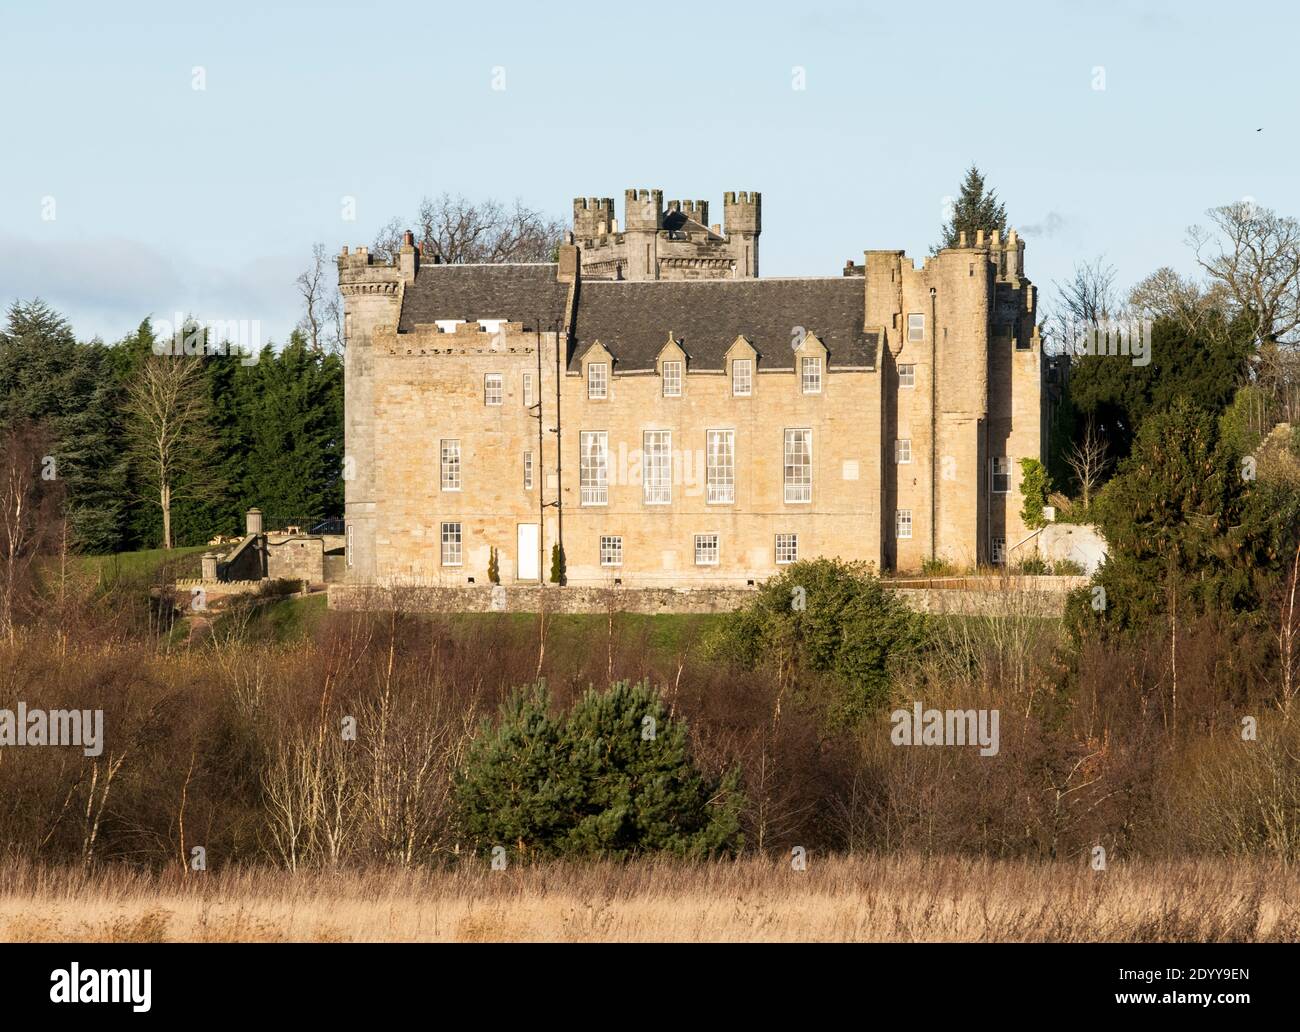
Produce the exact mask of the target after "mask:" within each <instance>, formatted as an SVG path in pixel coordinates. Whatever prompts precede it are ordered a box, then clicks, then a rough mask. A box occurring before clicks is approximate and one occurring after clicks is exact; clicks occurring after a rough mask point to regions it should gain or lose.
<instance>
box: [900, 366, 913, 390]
mask: <svg viewBox="0 0 1300 1032" xmlns="http://www.w3.org/2000/svg"><path fill="white" fill-rule="evenodd" d="M898 386H900V387H915V386H916V366H914V365H911V364H909V363H904V364H902V365H900V366H899V367H898Z"/></svg>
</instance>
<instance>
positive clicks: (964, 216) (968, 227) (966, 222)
mask: <svg viewBox="0 0 1300 1032" xmlns="http://www.w3.org/2000/svg"><path fill="white" fill-rule="evenodd" d="M981 229H982V230H984V232H985V234H990V233H992V231H993V230H995V229H996V230H997V231H998V232H999V233H1001V234H1003V235H1004V236H1005V235H1006V231H1007V213H1006V208H1005V206H1004V205H1003V204H1002V203H1001V202H999V201H998V195H997V193H996V192H995V191H993V190H989V191H988V192H987V193H986V192H985V190H984V175H983V173H981V172H980V170H979V169H978V168H976V167H975V166H974V165H971V167H970V168H969V169H967V170H966V178H965V180H964V181H963V182H962V184H961V195H960V196H959V197H958V198H957V202H956V204H954V205H953V210H952V218H950V219H949V220H948V224H947V225H946V226H944V227H943V239H942V240H940V241H939V243H938V244H936V245H935V247H934V248H933V252H934V253H937V252H938V251H940V250H941V249H943V248H945V247H956V246H957V245H958V243H959V242H960V240H961V234H962V233H965V234H966V243H967V245H968V246H974V244H975V234H976V231H977V230H981Z"/></svg>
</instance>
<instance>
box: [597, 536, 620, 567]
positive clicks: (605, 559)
mask: <svg viewBox="0 0 1300 1032" xmlns="http://www.w3.org/2000/svg"><path fill="white" fill-rule="evenodd" d="M600 565H601V566H622V565H623V539H622V538H621V537H619V536H617V535H606V534H602V535H601V536H600Z"/></svg>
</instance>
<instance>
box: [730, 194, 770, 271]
mask: <svg viewBox="0 0 1300 1032" xmlns="http://www.w3.org/2000/svg"><path fill="white" fill-rule="evenodd" d="M722 213H723V220H724V225H725V229H726V234H727V241H728V242H729V243H730V244H731V253H732V256H733V257H734V258H735V261H736V276H737V277H740V278H750V277H755V276H757V275H758V235H759V233H761V232H762V229H763V201H762V195H761V194H759V193H758V192H757V191H755V192H754V193H745V192H741V193H730V192H729V193H726V194H723V196H722Z"/></svg>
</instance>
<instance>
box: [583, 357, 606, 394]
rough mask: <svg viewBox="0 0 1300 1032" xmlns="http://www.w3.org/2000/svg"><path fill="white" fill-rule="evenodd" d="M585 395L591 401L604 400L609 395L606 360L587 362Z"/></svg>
mask: <svg viewBox="0 0 1300 1032" xmlns="http://www.w3.org/2000/svg"><path fill="white" fill-rule="evenodd" d="M597 370H599V372H597ZM587 397H588V398H589V399H591V400H592V401H604V400H605V399H606V398H608V397H609V363H608V362H588V363H587Z"/></svg>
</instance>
